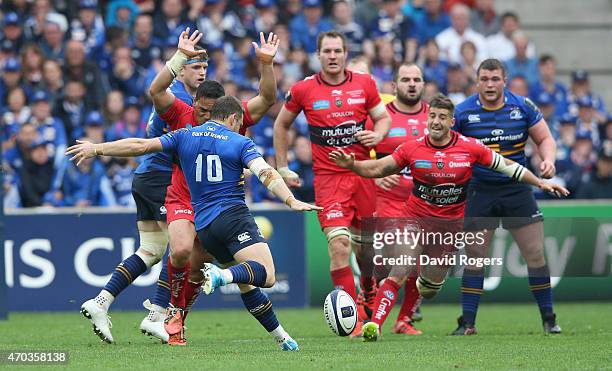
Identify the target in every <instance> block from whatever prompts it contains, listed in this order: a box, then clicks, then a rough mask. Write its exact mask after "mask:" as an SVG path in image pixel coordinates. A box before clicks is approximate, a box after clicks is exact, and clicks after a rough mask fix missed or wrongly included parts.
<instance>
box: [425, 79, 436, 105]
mask: <svg viewBox="0 0 612 371" xmlns="http://www.w3.org/2000/svg"><path fill="white" fill-rule="evenodd" d="M439 92H440V88H439V87H438V84H436V83H435V82H434V81H428V82H426V83H425V88H424V89H423V98H422V99H423V101H425V102H427V103H429V102H430V101H431V99H432V98H433V97H434V96H435V95H436V94H438V93H439Z"/></svg>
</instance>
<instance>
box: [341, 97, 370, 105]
mask: <svg viewBox="0 0 612 371" xmlns="http://www.w3.org/2000/svg"><path fill="white" fill-rule="evenodd" d="M346 101H347V102H348V104H365V102H366V100H365V98H349V99H347V100H346Z"/></svg>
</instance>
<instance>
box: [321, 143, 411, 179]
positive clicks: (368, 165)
mask: <svg viewBox="0 0 612 371" xmlns="http://www.w3.org/2000/svg"><path fill="white" fill-rule="evenodd" d="M329 159H330V160H332V161H334V162H335V163H336V165H338V166H340V167H342V168H345V169H349V170H351V171H352V172H354V173H355V174H357V175H359V176H362V177H364V178H383V177H386V176H388V175H391V174H397V173H399V172H400V170H401V169H400V167H399V166H397V163H396V162H395V160H394V159H393V157H391V156H386V157H383V158H381V159H378V160H365V161H356V160H355V154H354V153H351V154H348V155H347V154H346V153H344V151H342V150H341V149H339V150H337V151H332V152H330V154H329Z"/></svg>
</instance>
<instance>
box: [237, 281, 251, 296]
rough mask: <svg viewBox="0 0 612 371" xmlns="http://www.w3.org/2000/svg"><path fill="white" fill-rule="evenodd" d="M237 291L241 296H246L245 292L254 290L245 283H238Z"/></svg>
mask: <svg viewBox="0 0 612 371" xmlns="http://www.w3.org/2000/svg"><path fill="white" fill-rule="evenodd" d="M238 289H239V290H240V293H241V294H246V293H247V292H249V291H252V290H253V289H255V286H253V285H247V284H246V283H239V284H238Z"/></svg>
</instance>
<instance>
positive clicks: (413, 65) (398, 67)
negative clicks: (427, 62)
mask: <svg viewBox="0 0 612 371" xmlns="http://www.w3.org/2000/svg"><path fill="white" fill-rule="evenodd" d="M402 67H416V68H417V69H418V70H419V72H420V73H421V78H422V79H423V80H424V79H425V77H424V76H423V70H422V69H421V67H419V65H418V64H416V63H413V62H402V64H400V65H399V66H397V68H396V69H395V71H393V81H394V82H397V79H398V78H399V70H400V68H402Z"/></svg>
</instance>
